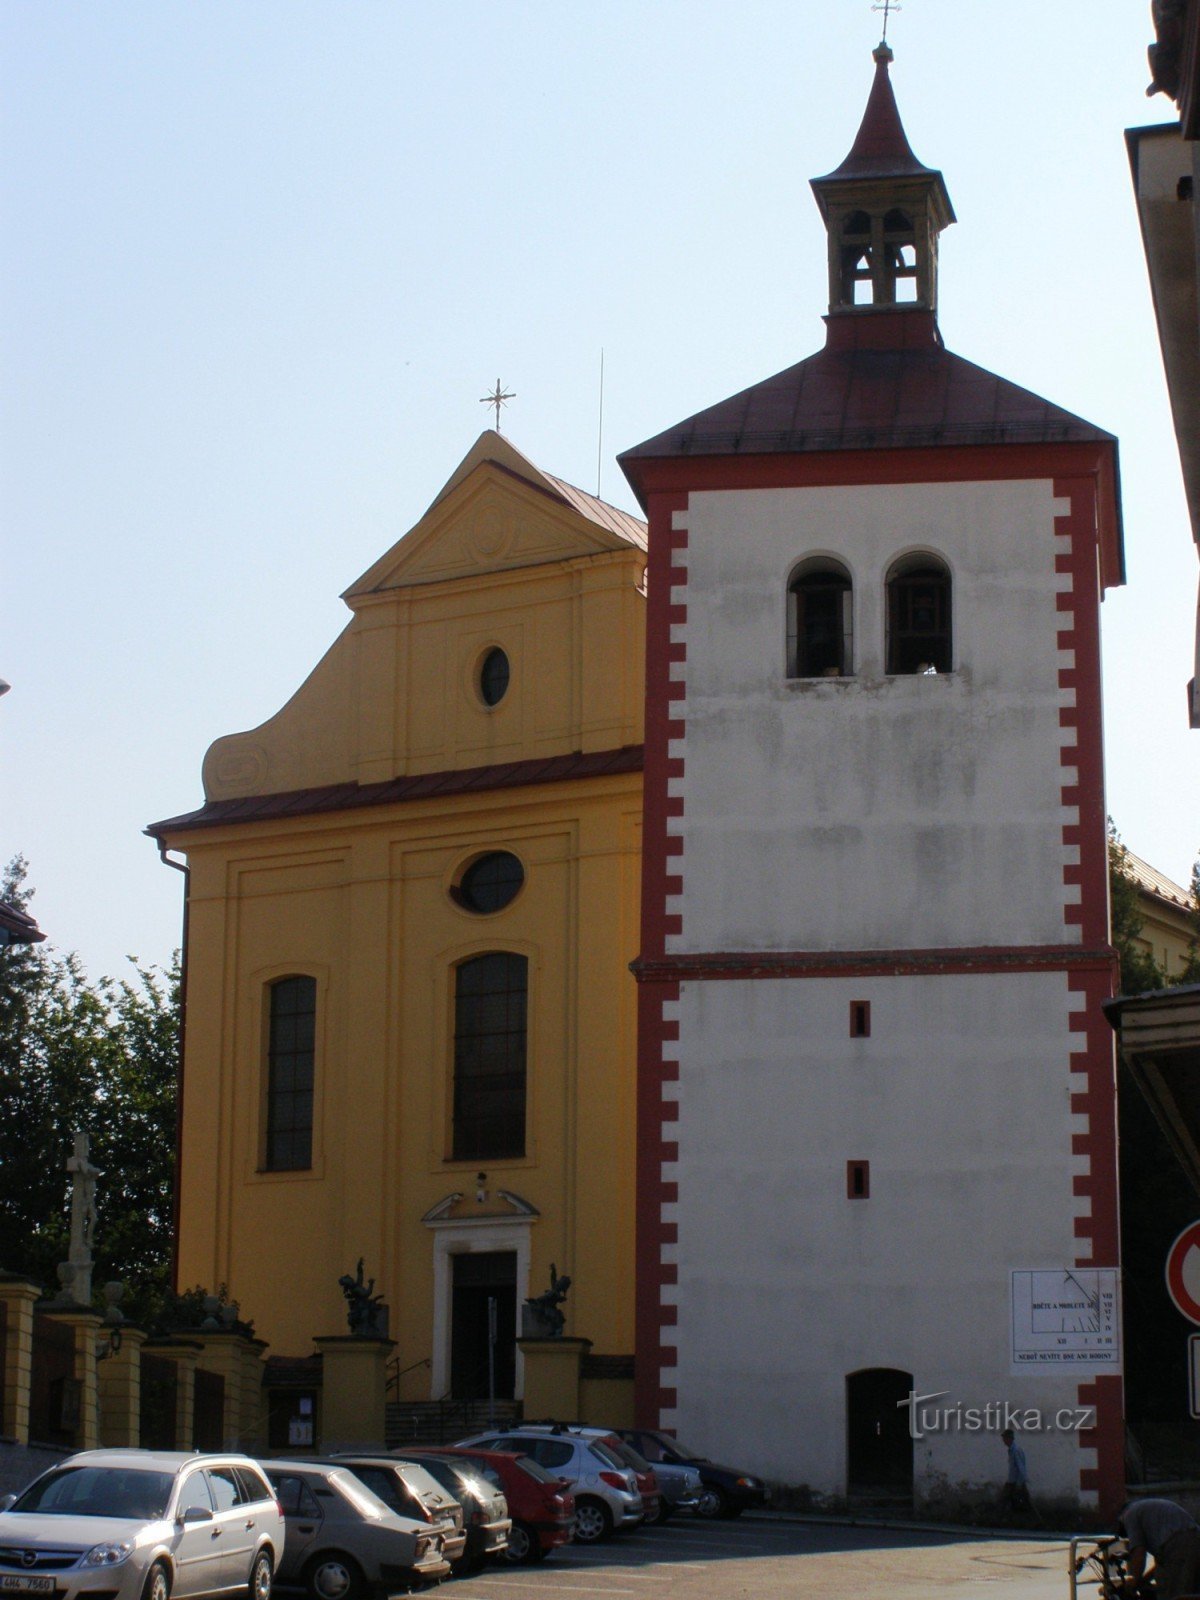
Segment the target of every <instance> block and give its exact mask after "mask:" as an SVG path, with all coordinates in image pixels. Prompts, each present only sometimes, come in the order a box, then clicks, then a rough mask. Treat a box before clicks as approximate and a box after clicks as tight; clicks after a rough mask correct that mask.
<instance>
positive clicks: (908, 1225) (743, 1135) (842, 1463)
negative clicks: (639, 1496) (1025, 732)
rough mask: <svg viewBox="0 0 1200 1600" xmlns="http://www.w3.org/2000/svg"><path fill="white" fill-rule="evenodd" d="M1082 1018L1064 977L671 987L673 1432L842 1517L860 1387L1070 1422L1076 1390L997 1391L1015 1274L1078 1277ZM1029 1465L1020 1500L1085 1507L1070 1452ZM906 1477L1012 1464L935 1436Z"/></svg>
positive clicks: (988, 1446) (997, 1472)
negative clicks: (898, 1375)
mask: <svg viewBox="0 0 1200 1600" xmlns="http://www.w3.org/2000/svg"><path fill="white" fill-rule="evenodd" d="M851 1000H869V1001H870V1002H871V1006H872V1017H871V1036H870V1037H869V1038H867V1039H852V1038H850V1037H849V1006H850V1002H851ZM1080 1004H1082V1000H1081V997H1079V996H1075V995H1071V994H1070V993H1069V992H1068V989H1067V978H1066V976H1065V975H1063V974H1059V973H1047V974H1019V975H1004V976H1003V977H1000V978H995V977H990V976H986V975H972V976H945V977H911V978H884V979H879V978H872V979H870V980H864V979H861V978H847V979H800V980H798V979H771V980H757V981H741V980H738V981H706V982H695V981H689V982H686V983H685V984H684V985H683V987H682V991H681V998H680V1000H679V1001H678V1002H677V1003H675V1002H672V1003H670V1004H669V1005H668V1009H667V1016H668V1017H675V1016H676V1015H677V1016H678V1019H679V1024H680V1037H679V1043H678V1046H677V1047H669V1048H668V1053H669V1054H674V1053H675V1050H676V1048H677V1051H678V1058H679V1061H680V1077H679V1082H678V1084H677V1085H669V1086H668V1095H669V1097H670V1098H673V1099H677V1100H678V1102H679V1108H678V1109H679V1123H678V1129H677V1136H678V1151H679V1155H678V1161H677V1162H676V1163H672V1164H671V1165H670V1166H669V1167H668V1168H667V1169H666V1170H665V1173H664V1175H665V1176H667V1177H669V1178H673V1179H675V1180H676V1181H677V1182H678V1186H679V1187H678V1203H677V1204H674V1205H671V1206H669V1207H668V1208H667V1212H668V1213H669V1217H667V1218H666V1220H671V1221H674V1222H675V1223H676V1224H677V1226H678V1243H677V1244H673V1245H666V1246H664V1247H663V1249H664V1259H665V1260H667V1261H671V1262H674V1263H676V1264H677V1267H678V1284H677V1285H667V1286H665V1287H664V1289H663V1291H662V1292H663V1298H664V1301H665V1302H667V1303H672V1302H675V1301H678V1302H679V1303H680V1307H681V1310H680V1317H679V1324H678V1326H677V1327H668V1328H666V1329H664V1340H665V1341H666V1342H667V1343H668V1344H672V1345H674V1346H675V1347H676V1348H677V1351H678V1365H677V1367H676V1368H669V1369H667V1370H666V1371H665V1372H664V1373H663V1380H662V1381H663V1382H664V1384H666V1385H667V1386H673V1387H674V1388H675V1389H676V1390H677V1393H678V1409H677V1410H676V1411H675V1412H673V1413H671V1414H669V1415H667V1416H664V1418H663V1421H664V1425H666V1426H673V1427H675V1428H677V1430H678V1432H679V1434H680V1436H681V1437H682V1438H683V1439H685V1440H686V1441H688V1442H689V1444H691V1446H692V1447H693V1448H699V1449H702V1450H704V1451H706V1452H707V1453H708V1454H710V1455H711V1456H712V1457H714V1458H715V1459H718V1460H720V1459H728V1460H732V1461H734V1462H737V1463H739V1464H744V1465H747V1466H750V1467H752V1468H753V1469H755V1470H758V1471H761V1472H762V1473H764V1474H765V1475H766V1476H768V1477H771V1478H774V1479H777V1480H779V1481H783V1482H787V1483H792V1484H796V1483H807V1484H808V1485H810V1486H811V1487H812V1488H813V1489H816V1490H820V1491H822V1492H824V1493H834V1494H838V1493H842V1492H844V1490H845V1478H846V1405H845V1377H846V1375H847V1374H848V1373H851V1372H854V1371H856V1370H858V1369H861V1368H865V1367H893V1368H899V1369H902V1370H905V1371H909V1372H911V1373H912V1374H913V1375H914V1379H915V1383H916V1386H917V1388H918V1389H919V1390H922V1391H926V1392H930V1391H938V1390H948V1391H949V1396H948V1397H947V1399H945V1400H943V1401H941V1402H940V1404H943V1405H949V1404H953V1403H954V1402H961V1404H962V1405H964V1406H970V1405H977V1406H982V1405H985V1404H987V1403H988V1402H1004V1401H1010V1402H1012V1403H1015V1404H1019V1405H1022V1406H1036V1407H1039V1408H1042V1409H1044V1410H1046V1411H1047V1412H1050V1411H1053V1410H1056V1409H1057V1408H1059V1407H1063V1406H1074V1404H1075V1402H1076V1396H1077V1385H1078V1383H1079V1382H1080V1381H1081V1379H1082V1378H1085V1377H1086V1376H1087V1373H1086V1372H1082V1371H1079V1370H1075V1371H1071V1372H1052V1373H1051V1374H1050V1375H1049V1376H1026V1375H1022V1376H1020V1377H1010V1376H1009V1362H1010V1349H1011V1345H1010V1328H1009V1273H1010V1270H1012V1269H1020V1268H1030V1267H1036V1268H1041V1267H1047V1268H1061V1267H1065V1266H1069V1265H1072V1264H1073V1263H1074V1262H1075V1260H1076V1250H1077V1245H1076V1241H1075V1238H1074V1233H1073V1223H1072V1219H1073V1215H1074V1213H1075V1211H1076V1209H1077V1206H1078V1204H1079V1202H1077V1201H1075V1200H1074V1199H1073V1197H1072V1175H1073V1173H1074V1172H1075V1171H1076V1170H1081V1159H1082V1158H1072V1157H1071V1156H1070V1154H1069V1151H1070V1135H1071V1132H1072V1131H1073V1124H1072V1117H1071V1112H1070V1107H1069V1104H1068V1093H1069V1089H1070V1087H1071V1082H1070V1077H1069V1073H1068V1065H1067V1052H1068V1050H1069V1049H1070V1045H1071V1039H1072V1037H1074V1038H1075V1039H1076V1040H1077V1039H1078V1037H1079V1036H1078V1034H1075V1035H1072V1033H1071V1029H1072V1025H1073V1022H1074V1025H1075V1026H1076V1027H1078V1025H1079V1022H1078V1016H1077V1014H1076V1012H1077V1008H1078V1006H1079V1005H1080ZM848 1160H869V1161H870V1164H871V1166H870V1183H871V1194H870V1198H869V1199H866V1200H851V1199H848V1198H847V1197H846V1172H845V1169H846V1162H847V1161H848ZM1024 1442H1025V1443H1026V1446H1027V1449H1028V1453H1029V1458H1030V1472H1031V1476H1032V1478H1033V1481H1034V1486H1035V1492H1037V1493H1039V1494H1040V1495H1042V1496H1055V1495H1062V1496H1065V1497H1077V1496H1078V1486H1079V1466H1080V1452H1079V1446H1078V1442H1077V1440H1076V1439H1075V1437H1074V1436H1073V1435H1068V1434H1056V1435H1047V1436H1045V1437H1038V1438H1036V1439H1032V1438H1027V1439H1026V1440H1025V1441H1024ZM914 1468H915V1475H916V1488H917V1492H918V1495H924V1494H926V1493H928V1492H930V1491H931V1490H932V1489H933V1488H934V1487H935V1480H936V1479H937V1478H938V1477H939V1476H940V1475H944V1477H945V1479H947V1480H948V1481H949V1483H950V1484H951V1485H957V1484H959V1483H965V1484H975V1485H978V1484H980V1483H986V1482H988V1481H989V1480H990V1481H993V1482H1000V1481H1002V1480H1003V1476H1004V1468H1005V1461H1004V1452H1003V1447H1002V1446H1001V1444H1000V1443H999V1441H998V1439H997V1437H996V1435H995V1434H994V1433H993V1434H992V1435H990V1436H989V1435H987V1434H978V1433H976V1434H970V1433H965V1432H964V1433H960V1434H954V1433H946V1434H939V1435H931V1436H930V1437H929V1438H928V1439H927V1440H925V1441H924V1442H922V1443H920V1444H918V1445H917V1446H916V1448H915V1452H914Z"/></svg>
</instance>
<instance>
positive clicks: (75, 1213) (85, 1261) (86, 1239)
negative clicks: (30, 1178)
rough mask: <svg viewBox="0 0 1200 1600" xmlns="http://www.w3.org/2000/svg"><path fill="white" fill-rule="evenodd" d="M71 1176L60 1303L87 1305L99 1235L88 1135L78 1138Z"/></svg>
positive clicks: (69, 1163)
mask: <svg viewBox="0 0 1200 1600" xmlns="http://www.w3.org/2000/svg"><path fill="white" fill-rule="evenodd" d="M67 1171H68V1172H69V1173H70V1175H71V1239H70V1244H69V1245H68V1248H67V1259H66V1260H65V1261H64V1262H62V1264H61V1265H60V1266H59V1268H58V1281H59V1283H60V1284H61V1285H62V1289H61V1291H60V1293H59V1296H58V1298H59V1300H60V1301H65V1302H72V1303H74V1304H75V1305H80V1306H86V1305H90V1304H91V1300H92V1242H93V1240H94V1239H95V1236H96V1179H97V1178H98V1177H99V1176H100V1169H99V1167H94V1166H93V1165H92V1163H91V1160H90V1158H89V1156H88V1136H87V1134H86V1133H77V1134H76V1135H75V1148H74V1151H73V1152H72V1154H71V1155H70V1156H69V1157H68V1159H67Z"/></svg>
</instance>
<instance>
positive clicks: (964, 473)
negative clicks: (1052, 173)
mask: <svg viewBox="0 0 1200 1600" xmlns="http://www.w3.org/2000/svg"><path fill="white" fill-rule="evenodd" d="M891 61H892V54H891V51H890V50H889V49H888V48H887V47H886V45H883V46H881V47H880V48H879V49H878V50H877V51H876V52H875V74H874V80H873V83H872V86H871V90H870V95H869V98H868V101H867V108H866V114H865V115H864V116H863V118H862V125H861V127H860V128H859V131H858V135H857V137H856V138H855V140H854V144H853V146H852V148H851V150H850V153H849V155H848V156H847V157H846V159H845V160H844V161H843V162H842V164H841V166H839V167H837V168H835V169H834V170H833V171H832V172H830V173H828V174H827V175H826V176H825V177H822V178H817V179H816V180H815V181H814V183H813V190H814V192H815V195H816V199H817V204H818V206H819V208H820V211H821V216H822V218H823V220H824V223H825V227H826V229H827V231H828V237H829V310H828V313H827V314H826V315H825V318H824V320H825V329H826V337H825V343H824V346H823V347H822V348H821V349H819V350H818V351H817V352H816V353H815V354H813V355H810V356H808V357H807V358H806V359H805V360H803V361H799V362H797V363H795V364H794V365H791V366H787V367H785V368H784V370H783V371H781V372H777V373H776V374H774V376H772V377H768V378H766V379H764V380H763V381H762V382H760V383H756V384H753V385H752V386H751V387H750V388H748V389H746V390H743V391H742V393H740V394H736V395H733V396H731V397H730V398H728V399H723V400H719V401H718V402H717V403H716V404H715V405H710V406H708V407H707V408H705V409H704V410H702V411H699V412H698V413H696V414H695V415H692V416H690V417H687V418H685V419H684V420H683V421H682V422H679V423H676V424H675V425H674V426H673V427H670V428H668V429H666V430H665V431H664V432H662V433H660V434H658V435H657V436H656V437H654V438H652V439H649V440H647V441H646V442H645V443H644V444H640V445H638V446H636V447H635V448H634V449H632V450H629V451H627V452H626V453H625V454H624V455H623V456H622V457H621V463H622V466H623V467H624V470H625V472H626V474H627V476H628V478H629V481H630V483H631V484H632V485H633V487H634V490H635V492H636V494H637V496H638V498H639V500H640V501H641V504H642V506H643V507H644V508H645V510H646V512H647V516H648V522H649V575H648V576H649V582H648V600H647V638H646V668H647V689H646V749H645V790H644V794H645V799H644V829H643V855H642V901H641V919H642V920H641V951H640V955H639V958H638V960H637V962H636V963H635V964H634V970H635V972H636V975H637V978H638V984H639V1009H638V1204H637V1215H638V1230H639V1231H638V1257H637V1260H638V1268H637V1270H638V1280H637V1408H638V1414H639V1421H640V1422H641V1423H642V1424H643V1425H658V1426H661V1427H665V1428H673V1429H677V1430H678V1432H679V1434H680V1435H681V1436H682V1437H684V1438H687V1439H689V1440H691V1441H692V1442H693V1445H692V1447H693V1448H699V1449H702V1450H704V1451H705V1452H706V1453H707V1454H709V1455H710V1456H712V1457H713V1458H714V1459H722V1458H724V1459H727V1460H736V1461H740V1462H743V1463H745V1465H746V1466H747V1467H748V1468H749V1469H751V1470H752V1471H757V1472H758V1473H760V1474H761V1476H762V1477H764V1478H767V1479H773V1480H775V1481H777V1482H779V1483H784V1484H807V1485H809V1486H810V1488H812V1489H813V1490H815V1491H817V1492H819V1493H821V1494H827V1495H836V1496H850V1497H854V1496H856V1495H862V1496H864V1497H866V1496H871V1495H874V1496H878V1495H880V1494H881V1493H882V1494H885V1495H886V1496H888V1497H889V1498H892V1497H894V1498H897V1499H902V1500H906V1501H909V1502H911V1503H913V1504H915V1505H917V1506H920V1507H923V1508H925V1509H928V1510H930V1511H936V1509H937V1507H938V1504H939V1501H938V1497H939V1495H942V1494H943V1493H944V1492H945V1488H946V1486H947V1485H954V1486H955V1493H956V1494H958V1493H959V1492H960V1491H961V1493H962V1494H964V1495H970V1494H975V1495H977V1497H978V1499H979V1500H980V1502H981V1503H988V1502H991V1503H994V1500H995V1496H996V1495H997V1494H998V1492H999V1486H1000V1482H1001V1481H1002V1479H1003V1476H1004V1454H1003V1449H1002V1447H1001V1446H1000V1445H999V1443H998V1441H997V1440H996V1438H995V1437H992V1436H989V1434H988V1433H987V1431H986V1429H984V1427H983V1425H982V1424H981V1423H976V1424H975V1430H974V1431H972V1429H971V1426H970V1425H969V1424H968V1425H965V1426H964V1425H962V1419H963V1417H965V1416H967V1415H968V1414H970V1415H978V1416H979V1417H981V1418H982V1417H983V1416H984V1415H985V1414H987V1408H988V1407H989V1406H995V1405H996V1404H1004V1403H1006V1402H1007V1403H1011V1404H1013V1405H1015V1406H1018V1407H1023V1408H1026V1409H1027V1410H1028V1411H1029V1412H1031V1413H1032V1412H1037V1413H1038V1415H1039V1416H1040V1417H1045V1418H1053V1417H1054V1416H1056V1415H1058V1416H1063V1417H1065V1416H1068V1415H1070V1416H1076V1415H1080V1416H1082V1417H1083V1418H1084V1419H1085V1420H1086V1426H1085V1427H1084V1428H1083V1429H1082V1430H1080V1431H1070V1430H1066V1429H1062V1428H1061V1427H1060V1428H1059V1429H1058V1430H1057V1431H1055V1430H1054V1429H1053V1426H1052V1425H1051V1424H1049V1423H1047V1424H1046V1427H1047V1430H1048V1431H1046V1432H1043V1433H1042V1434H1040V1435H1039V1438H1038V1441H1037V1448H1036V1459H1037V1482H1038V1488H1039V1491H1040V1492H1041V1494H1042V1495H1044V1496H1046V1497H1047V1498H1048V1499H1049V1500H1051V1501H1060V1502H1062V1503H1063V1504H1064V1505H1065V1504H1073V1505H1076V1506H1078V1507H1080V1508H1087V1507H1091V1508H1095V1507H1099V1508H1100V1509H1101V1510H1102V1511H1103V1512H1105V1513H1111V1512H1115V1511H1116V1509H1117V1508H1118V1507H1119V1505H1120V1504H1121V1501H1122V1493H1123V1449H1124V1440H1123V1423H1122V1391H1121V1376H1120V1330H1119V1317H1118V1314H1117V1309H1116V1300H1117V1284H1118V1270H1119V1261H1118V1238H1117V1185H1116V1105H1115V1076H1114V1060H1113V1044H1112V1038H1111V1029H1110V1028H1109V1027H1108V1024H1107V1022H1106V1021H1105V1019H1104V1016H1103V1013H1102V1011H1101V1005H1102V1003H1103V1001H1104V1000H1105V999H1106V998H1108V996H1109V995H1110V994H1111V992H1112V984H1113V978H1114V972H1115V964H1114V955H1113V951H1112V949H1111V947H1110V944H1109V934H1108V884H1107V847H1106V836H1105V806H1104V789H1103V760H1102V751H1101V717H1100V640H1099V632H1100V630H1099V616H1100V604H1101V599H1102V595H1103V591H1104V589H1105V588H1106V587H1108V586H1109V585H1112V584H1119V583H1121V582H1123V578H1124V575H1123V566H1122V554H1121V549H1122V547H1121V523H1120V506H1119V501H1118V496H1117V445H1116V440H1115V439H1114V438H1113V437H1112V435H1111V434H1108V433H1106V432H1105V431H1104V430H1103V429H1102V428H1098V427H1096V426H1095V425H1094V424H1092V423H1090V422H1087V421H1085V420H1084V419H1083V418H1082V417H1078V416H1074V415H1072V413H1070V412H1068V411H1065V410H1063V409H1062V408H1061V407H1059V406H1056V405H1054V404H1053V403H1052V402H1050V401H1048V400H1045V399H1042V398H1041V397H1040V396H1039V395H1036V394H1031V393H1030V392H1029V391H1028V390H1027V389H1023V388H1020V387H1019V386H1018V385H1017V384H1015V383H1012V382H1010V381H1008V380H1007V379H1005V378H1002V377H999V376H998V375H997V374H995V373H992V372H987V371H985V370H984V369H983V368H981V367H978V366H976V365H974V364H973V363H972V362H970V361H966V360H964V359H963V358H962V357H961V356H958V355H955V354H952V353H951V352H950V351H948V350H947V349H946V348H945V346H944V344H943V342H942V339H941V336H940V334H939V332H938V327H937V321H936V304H937V247H938V238H939V235H940V234H941V231H942V229H944V228H945V227H946V226H947V225H948V224H949V223H951V222H952V221H953V220H954V213H953V210H952V208H951V205H950V199H949V195H948V194H947V192H946V186H945V183H944V181H943V179H942V175H941V173H940V172H937V171H935V170H934V169H932V168H929V167H926V166H924V165H922V163H921V162H919V161H918V160H917V158H916V156H915V155H914V154H913V152H912V149H911V147H910V145H909V142H908V139H907V137H906V135H905V132H904V128H903V125H902V123H901V120H900V114H899V111H898V110H897V106H896V100H895V96H894V94H893V91H892V84H891V79H890V76H889V68H890V65H891ZM814 299H818V296H816V295H814ZM913 1391H915V1392H917V1393H918V1394H922V1395H927V1396H928V1395H936V1396H938V1397H940V1398H939V1400H938V1405H939V1406H940V1407H942V1408H943V1409H947V1410H948V1412H949V1414H950V1417H951V1420H950V1421H948V1422H946V1423H945V1424H940V1423H938V1422H936V1421H935V1423H934V1424H933V1425H931V1426H929V1427H923V1426H922V1424H923V1422H924V1421H925V1420H926V1419H925V1418H924V1417H923V1416H919V1417H914V1418H912V1419H911V1420H912V1423H913V1428H914V1430H916V1431H910V1429H909V1425H908V1424H909V1413H908V1412H907V1411H906V1410H905V1409H904V1408H905V1407H906V1406H907V1405H908V1399H909V1395H910V1393H911V1392H913ZM955 1408H957V1410H955ZM991 1414H993V1415H994V1414H995V1413H994V1412H993V1413H991ZM955 1416H957V1418H958V1419H959V1420H958V1423H957V1424H956V1423H955V1422H954V1420H952V1419H953V1417H955Z"/></svg>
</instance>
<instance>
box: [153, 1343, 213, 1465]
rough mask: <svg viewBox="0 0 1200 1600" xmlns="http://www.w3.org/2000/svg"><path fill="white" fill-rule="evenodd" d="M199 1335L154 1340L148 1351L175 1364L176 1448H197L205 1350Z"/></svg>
mask: <svg viewBox="0 0 1200 1600" xmlns="http://www.w3.org/2000/svg"><path fill="white" fill-rule="evenodd" d="M203 1348H204V1347H203V1345H202V1344H201V1343H200V1340H199V1336H196V1337H192V1336H191V1335H187V1336H184V1337H182V1338H179V1337H171V1338H166V1339H151V1340H149V1341H148V1342H147V1353H148V1354H151V1355H156V1356H161V1357H162V1359H163V1360H164V1361H172V1362H174V1364H175V1448H176V1450H192V1449H194V1448H195V1439H194V1437H193V1434H194V1432H195V1418H196V1367H197V1366H198V1365H199V1360H200V1352H201V1350H202V1349H203Z"/></svg>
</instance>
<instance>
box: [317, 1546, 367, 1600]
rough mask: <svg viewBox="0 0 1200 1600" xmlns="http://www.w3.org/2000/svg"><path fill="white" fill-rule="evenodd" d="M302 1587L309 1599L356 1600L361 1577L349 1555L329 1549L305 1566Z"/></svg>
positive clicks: (359, 1590) (361, 1583) (360, 1591)
mask: <svg viewBox="0 0 1200 1600" xmlns="http://www.w3.org/2000/svg"><path fill="white" fill-rule="evenodd" d="M304 1587H305V1588H306V1589H307V1590H308V1592H309V1595H310V1596H311V1600H358V1597H359V1595H361V1594H362V1590H363V1578H362V1573H361V1572H360V1571H359V1570H358V1567H357V1566H356V1565H355V1563H354V1562H353V1561H351V1559H350V1557H349V1556H344V1555H341V1554H339V1553H338V1552H337V1551H336V1550H330V1551H327V1552H325V1553H324V1554H323V1555H319V1556H314V1557H313V1558H312V1560H311V1561H310V1562H309V1563H308V1565H307V1567H305V1569H304Z"/></svg>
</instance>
